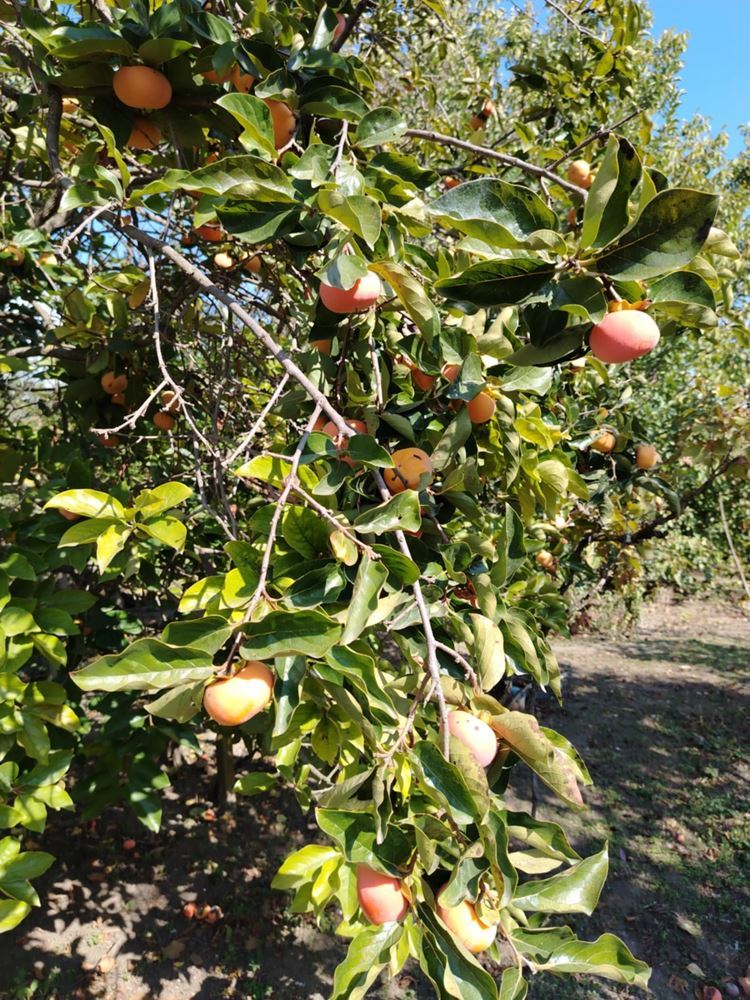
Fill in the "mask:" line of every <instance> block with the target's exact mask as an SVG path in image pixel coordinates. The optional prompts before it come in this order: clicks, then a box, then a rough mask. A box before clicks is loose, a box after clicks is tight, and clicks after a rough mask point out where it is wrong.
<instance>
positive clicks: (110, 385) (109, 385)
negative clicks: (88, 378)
mask: <svg viewBox="0 0 750 1000" xmlns="http://www.w3.org/2000/svg"><path fill="white" fill-rule="evenodd" d="M99 381H100V383H101V387H102V389H104V391H105V392H107V393H109V395H110V396H115V395H117V394H118V393H122V392H125V390H126V389H127V387H128V376H127V375H115V373H114V372H113V371H108V372H105V373H104V374H103V375H102V377H101V379H100V380H99Z"/></svg>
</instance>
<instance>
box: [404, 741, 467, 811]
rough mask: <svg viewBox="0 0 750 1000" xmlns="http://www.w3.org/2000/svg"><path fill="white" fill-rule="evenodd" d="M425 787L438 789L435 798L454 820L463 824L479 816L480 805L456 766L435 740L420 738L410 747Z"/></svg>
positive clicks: (427, 789)
mask: <svg viewBox="0 0 750 1000" xmlns="http://www.w3.org/2000/svg"><path fill="white" fill-rule="evenodd" d="M411 759H412V760H413V761H414V762H415V763H416V765H417V767H418V769H419V772H420V774H421V777H422V779H423V782H424V785H425V789H426V791H427V792H428V794H429V792H430V791H433V792H435V793H437V797H438V801H439V802H440V803H441V805H442V806H443V807H444V808H445V809H447V810H448V812H449V813H450V815H451V817H452V819H453V820H454V822H456V823H458V824H459V825H460V826H466V825H467V824H468V823H473V822H475V821H476V820H479V819H481V816H482V813H483V808H482V806H481V805H480V804H478V803H477V802H476V801H475V799H474V797H473V796H472V794H471V792H470V791H469V789H468V787H467V784H466V781H465V780H464V777H463V775H462V774H461V772H460V771H459V770H458V768H457V767H456V766H455V765H454V764H452V763H450V761H447V760H446V759H445V757H444V756H443V754H442V753H441V751H440V750H439V749H438V747H437V746H436V745H435V744H434V743H430V742H429V741H428V740H420V741H419V742H418V743H416V744H415V745H414V746H413V747H412V750H411Z"/></svg>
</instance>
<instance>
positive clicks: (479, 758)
mask: <svg viewBox="0 0 750 1000" xmlns="http://www.w3.org/2000/svg"><path fill="white" fill-rule="evenodd" d="M448 729H449V730H450V733H451V736H455V737H456V739H457V740H458V741H459V742H461V743H463V745H464V746H465V747H466V749H467V750H468V751H469V753H470V754H471V755H472V757H473V758H474V760H476V762H477V764H479V765H480V766H481V767H489V766H490V764H491V763H492V761H493V760H494V759H495V756H496V755H497V736H496V735H495V732H494V730H493V729H492V728H491V727H490V726H488V725H487V723H486V722H482V720H481V719H478V718H477V716H476V715H473V714H472V713H471V712H462V711H456V712H449V713H448Z"/></svg>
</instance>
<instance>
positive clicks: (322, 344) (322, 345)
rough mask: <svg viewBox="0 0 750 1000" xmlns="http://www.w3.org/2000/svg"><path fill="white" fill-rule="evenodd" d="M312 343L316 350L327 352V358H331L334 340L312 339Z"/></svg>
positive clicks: (322, 352)
mask: <svg viewBox="0 0 750 1000" xmlns="http://www.w3.org/2000/svg"><path fill="white" fill-rule="evenodd" d="M310 343H311V344H312V346H313V347H314V348H315V350H316V351H320V353H321V354H325V356H326V357H327V358H330V356H331V348H332V347H333V341H332V340H311V341H310Z"/></svg>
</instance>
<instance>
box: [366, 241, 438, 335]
mask: <svg viewBox="0 0 750 1000" xmlns="http://www.w3.org/2000/svg"><path fill="white" fill-rule="evenodd" d="M370 267H371V270H373V271H375V272H377V274H379V275H380V276H381V278H385V280H386V281H387V282H388V284H389V285H390V286H391V288H392V289H393V291H394V292H395V293H396V296H397V298H398V299H399V301H400V302H401V304H402V305H403V307H404V309H405V310H406V312H407V313H408V315H409V318H410V319H411V320H413V322H414V323H415V325H416V327H417V329H418V330H419V331H420V333H421V334H422V335H423V336H424V337H425V339H426V340H427V341H428V342H429V341H431V340H432V338H433V337H436V336H438V334H439V333H440V316H439V315H438V311H437V309H436V308H435V306H434V305H433V304H432V302H430V300H429V298H428V297H427V294H426V292H425V290H424V286H423V284H422V282H420V281H418V280H417V279H416V278H415V277H414V276H413V275H412V274H411V273H410V272H409V271H408V270H407V269H406V268H405V267H404V266H403V265H401V264H396V263H395V262H393V261H390V260H378V261H375V262H374V263H373V264H371V265H370Z"/></svg>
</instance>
